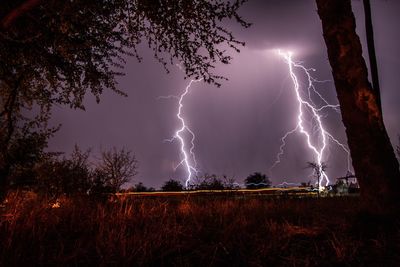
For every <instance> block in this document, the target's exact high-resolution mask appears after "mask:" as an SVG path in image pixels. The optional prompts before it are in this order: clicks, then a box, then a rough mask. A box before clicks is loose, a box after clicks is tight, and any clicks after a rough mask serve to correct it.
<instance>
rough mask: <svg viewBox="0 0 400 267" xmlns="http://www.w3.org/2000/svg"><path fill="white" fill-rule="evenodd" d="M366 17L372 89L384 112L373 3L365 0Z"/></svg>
mask: <svg viewBox="0 0 400 267" xmlns="http://www.w3.org/2000/svg"><path fill="white" fill-rule="evenodd" d="M363 3H364V16H365V32H366V34H367V46H368V57H369V67H370V69H371V77H372V88H374V90H375V92H376V93H377V104H378V106H379V109H380V111H381V112H382V105H381V98H380V96H381V95H380V94H381V89H380V86H379V74H378V63H377V62H376V53H375V42H374V28H373V26H372V14H371V3H370V1H369V0H364V1H363Z"/></svg>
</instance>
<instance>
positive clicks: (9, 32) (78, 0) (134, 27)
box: [0, 0, 249, 194]
mask: <svg viewBox="0 0 400 267" xmlns="http://www.w3.org/2000/svg"><path fill="white" fill-rule="evenodd" d="M244 2H245V0H236V1H233V2H229V1H228V2H226V1H224V0H215V1H212V2H210V1H207V0H196V1H187V0H166V1H154V0H138V1H135V0H116V1H105V0H75V1H56V0H49V1H41V0H17V1H11V0H5V1H2V3H1V9H0V91H1V94H0V98H1V99H0V155H1V156H0V194H2V193H4V191H5V187H6V185H7V177H8V176H9V169H10V166H9V165H10V164H11V163H10V161H11V159H10V157H9V153H8V149H9V146H10V142H11V140H12V137H13V135H14V134H15V133H16V125H17V120H18V119H19V118H20V117H21V116H22V114H23V111H24V110H30V111H32V110H33V109H36V110H39V112H38V114H39V116H40V117H41V118H38V119H37V120H34V121H41V122H43V120H45V122H47V119H48V117H49V116H50V111H51V107H52V106H53V105H54V104H63V105H68V106H70V107H72V108H81V109H83V108H84V106H83V99H84V96H85V95H86V94H87V92H91V93H92V94H93V95H94V96H95V97H96V99H97V101H99V99H100V95H101V93H102V92H103V90H104V89H111V90H112V91H114V92H116V93H118V94H120V95H126V93H125V92H123V91H121V90H120V89H118V88H117V87H116V77H117V76H119V75H122V74H123V73H122V72H121V71H120V70H119V69H121V68H122V67H123V64H124V63H125V60H126V56H135V57H136V58H137V59H138V60H141V57H140V55H139V54H138V46H139V45H140V43H145V44H146V45H147V46H148V47H149V48H151V49H152V50H153V52H154V57H155V58H156V59H157V60H158V61H159V62H160V63H161V64H162V65H163V66H164V67H165V68H166V69H167V66H168V64H175V63H180V64H181V65H182V67H183V68H184V70H185V73H186V77H189V76H190V77H195V78H200V77H201V78H203V79H204V81H205V82H208V83H214V84H217V85H219V80H220V79H221V78H222V77H220V76H218V75H216V74H215V73H213V72H212V71H213V68H214V66H215V65H216V64H217V63H218V62H221V63H224V64H227V63H229V61H230V59H231V57H230V56H229V55H228V54H227V52H226V47H231V48H232V49H234V50H236V51H239V50H238V47H239V46H241V45H243V43H241V42H239V41H237V40H236V39H235V38H234V37H233V35H232V33H231V32H229V31H228V30H227V29H226V28H225V27H224V23H223V20H224V19H234V20H236V21H237V22H238V23H239V24H241V25H242V26H244V27H248V26H249V24H247V23H246V22H244V21H243V20H242V18H241V17H240V16H239V15H238V13H237V10H238V9H239V8H240V6H241V5H242V4H243V3H244ZM42 126H43V127H44V126H46V125H42Z"/></svg>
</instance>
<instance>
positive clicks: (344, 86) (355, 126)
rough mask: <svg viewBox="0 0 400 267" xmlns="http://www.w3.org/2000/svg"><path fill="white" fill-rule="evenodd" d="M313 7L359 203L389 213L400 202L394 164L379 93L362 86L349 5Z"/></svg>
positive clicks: (334, 0) (338, 0) (342, 1)
mask: <svg viewBox="0 0 400 267" xmlns="http://www.w3.org/2000/svg"><path fill="white" fill-rule="evenodd" d="M316 2H317V6H318V14H319V16H320V19H321V21H322V29H323V35H324V39H325V43H326V46H327V49H328V57H329V62H330V65H331V67H332V73H333V78H334V81H335V87H336V92H337V96H338V99H339V103H340V108H341V113H342V120H343V123H344V126H345V128H346V134H347V139H348V144H349V148H350V152H351V157H352V160H353V167H354V170H355V175H356V176H357V179H358V181H359V184H360V188H361V197H362V199H363V202H364V204H366V208H367V209H369V210H371V211H391V210H392V211H393V210H394V209H395V206H396V205H398V201H399V199H400V172H399V163H398V162H397V159H396V156H395V154H394V150H393V147H392V145H391V143H390V139H389V137H388V135H387V132H386V129H385V125H384V123H383V117H382V112H381V109H380V106H379V93H378V92H377V91H376V90H374V89H373V88H372V86H371V84H370V82H369V81H368V71H367V67H366V64H365V61H364V58H363V57H362V48H361V43H360V39H359V37H358V35H357V33H356V31H355V27H356V25H355V18H354V14H353V12H352V9H351V1H350V0H316Z"/></svg>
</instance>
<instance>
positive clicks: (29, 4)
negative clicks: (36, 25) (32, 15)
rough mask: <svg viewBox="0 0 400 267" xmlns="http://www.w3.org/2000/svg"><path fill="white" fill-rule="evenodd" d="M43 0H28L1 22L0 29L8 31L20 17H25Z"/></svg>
mask: <svg viewBox="0 0 400 267" xmlns="http://www.w3.org/2000/svg"><path fill="white" fill-rule="evenodd" d="M41 1H42V0H26V1H25V2H23V3H22V4H21V5H19V6H18V7H16V8H14V9H13V10H11V11H10V12H9V13H8V14H7V15H5V16H4V18H3V19H2V20H1V22H0V27H1V28H3V29H7V28H8V27H10V26H11V24H12V23H13V22H14V21H15V20H16V19H17V18H19V17H20V16H22V15H24V14H25V13H26V12H28V11H29V10H31V9H33V8H35V7H36V6H38V5H39V4H40V2H41Z"/></svg>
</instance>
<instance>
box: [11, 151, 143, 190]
mask: <svg viewBox="0 0 400 267" xmlns="http://www.w3.org/2000/svg"><path fill="white" fill-rule="evenodd" d="M27 147H31V146H27ZM90 153H91V151H90V150H86V151H82V150H81V149H80V148H79V147H78V146H75V148H74V150H73V152H72V153H71V155H70V156H69V157H66V156H62V154H61V153H41V154H40V155H33V154H32V155H31V158H29V160H25V161H20V164H17V165H13V168H12V169H11V171H10V176H11V187H14V188H25V189H29V190H34V191H37V192H39V193H44V194H48V195H51V196H58V195H61V194H66V195H73V194H87V195H88V194H92V195H93V194H102V193H115V192H118V191H120V190H121V187H122V185H124V184H125V183H127V182H128V181H130V180H131V179H132V178H133V177H134V176H135V175H136V174H137V168H138V162H137V160H136V158H135V156H134V155H133V154H132V152H131V151H129V150H127V149H125V148H122V149H120V150H117V149H116V148H113V149H111V150H105V151H102V152H101V156H100V158H99V159H98V160H97V161H96V162H95V163H90V162H89V157H90ZM21 154H22V155H29V153H28V152H27V151H21ZM22 163H24V164H22Z"/></svg>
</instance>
